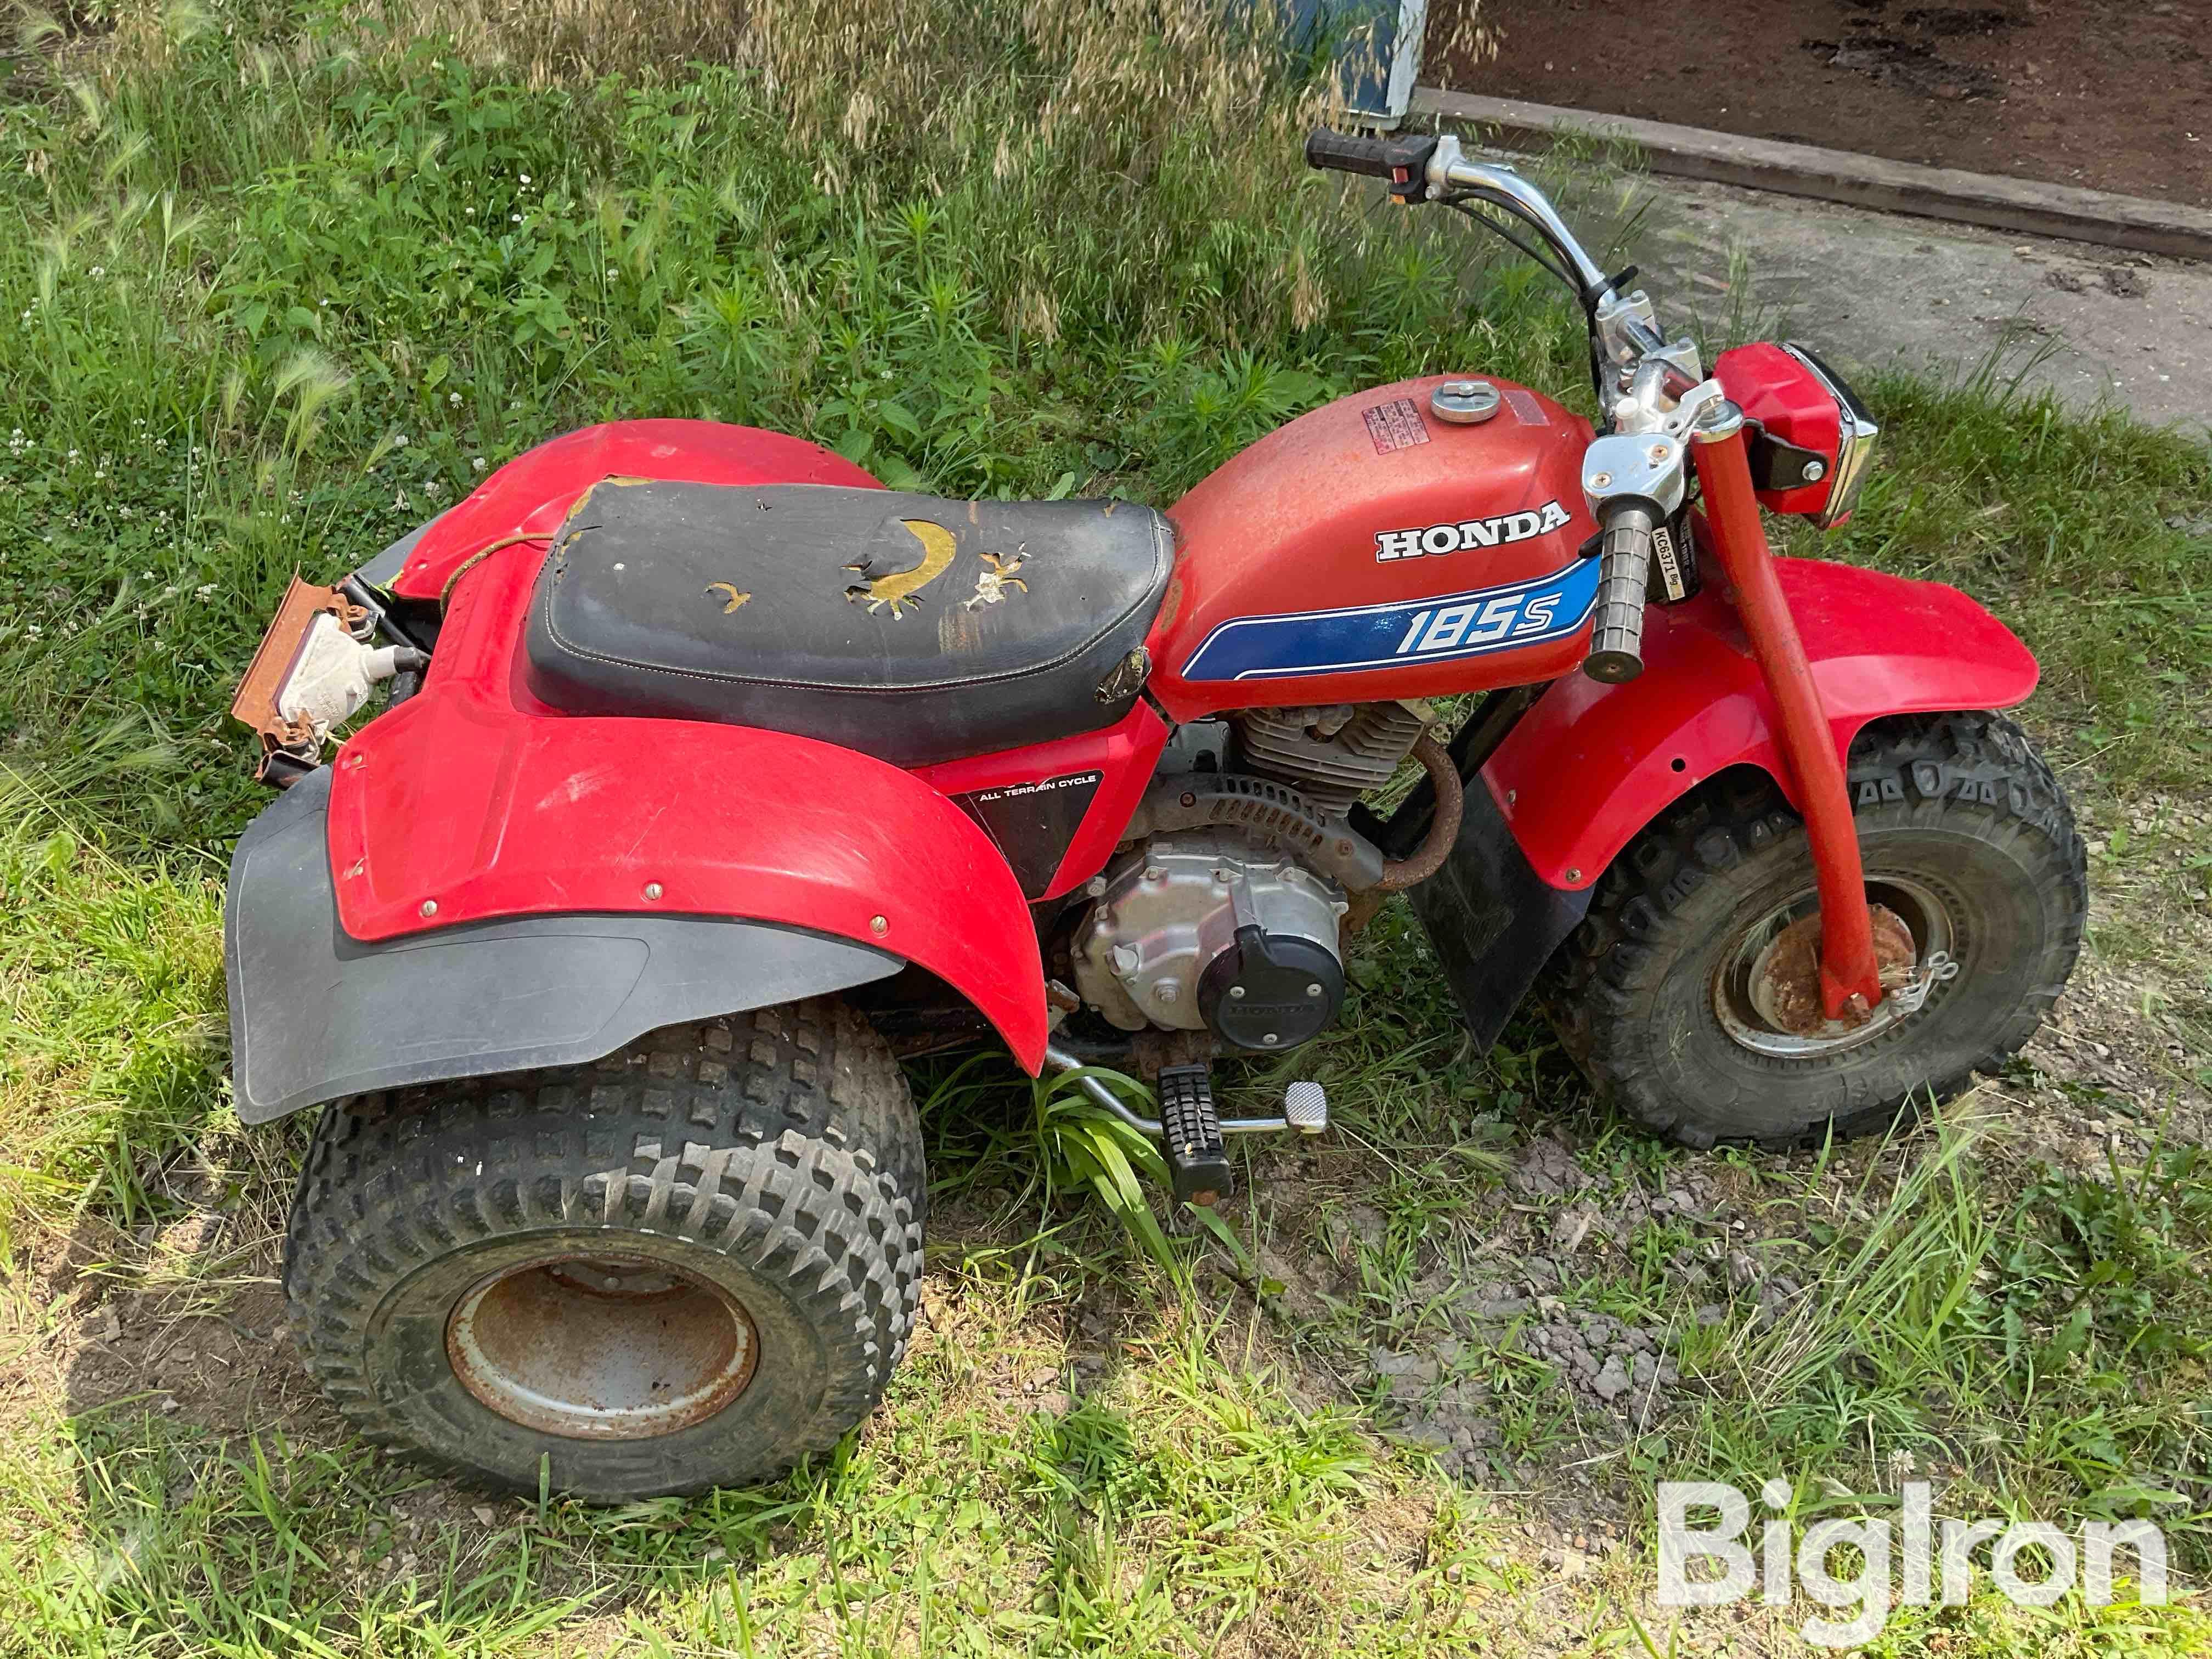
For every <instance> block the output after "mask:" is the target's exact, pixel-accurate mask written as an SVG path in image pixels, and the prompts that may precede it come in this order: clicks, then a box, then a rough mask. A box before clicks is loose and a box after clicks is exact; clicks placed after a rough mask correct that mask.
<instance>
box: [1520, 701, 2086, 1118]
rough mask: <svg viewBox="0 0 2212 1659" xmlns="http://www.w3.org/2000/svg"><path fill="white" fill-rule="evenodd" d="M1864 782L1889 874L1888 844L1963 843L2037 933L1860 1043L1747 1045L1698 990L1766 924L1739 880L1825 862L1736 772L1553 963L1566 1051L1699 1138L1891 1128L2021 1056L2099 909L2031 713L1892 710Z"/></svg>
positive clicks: (1872, 843) (1857, 772) (1553, 990)
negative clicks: (1803, 1055) (2092, 902)
mask: <svg viewBox="0 0 2212 1659" xmlns="http://www.w3.org/2000/svg"><path fill="white" fill-rule="evenodd" d="M1847 776H1848V778H1849V782H1850V794H1851V800H1852V806H1853V811H1854V813H1855V815H1856V818H1857V825H1858V829H1859V832H1860V836H1861V838H1862V844H1863V847H1864V848H1866V851H1867V859H1868V869H1869V880H1870V881H1872V880H1874V879H1875V878H1876V866H1877V865H1878V864H1879V863H1880V861H1881V848H1883V847H1884V846H1886V845H1888V846H1894V845H1899V844H1911V845H1914V846H1916V847H1917V848H1918V849H1919V853H1918V855H1919V856H1921V857H1923V858H1925V857H1927V856H1928V855H1929V849H1930V848H1936V849H1948V852H1946V853H1945V854H1943V855H1942V856H1941V857H1939V858H1937V859H1936V862H1935V866H1932V867H1936V868H1939V869H1941V870H1942V871H1944V872H1946V877H1945V878H1946V879H1949V878H1952V877H1954V876H1957V875H1958V872H1969V873H1970V874H1971V873H1972V872H1973V870H1972V867H1973V866H1977V864H1978V862H1979V863H1980V864H1983V865H1986V866H1987V868H1986V869H1984V870H1982V871H1981V872H1980V874H1979V877H1978V879H1980V880H1981V881H1982V882H1983V890H1984V891H1985V892H1986V893H1987V894H1989V895H1992V896H1994V897H1993V898H1992V900H1991V902H1993V903H1998V904H2010V905H2012V906H2013V907H2014V910H2013V913H2008V914H2005V915H2001V916H1999V917H1998V918H1997V920H1998V921H2000V922H2002V924H2003V927H2002V928H2001V929H1996V930H1990V931H1992V932H1999V933H2003V936H2004V937H2005V938H2006V939H2014V938H2015V937H2017V938H2019V939H2025V940H2027V944H2025V945H2022V946H2021V948H2019V949H2017V950H2015V951H2010V952H2009V953H2008V954H2007V956H2006V959H2005V960H2004V961H2003V962H2002V963H1983V964H1982V965H1981V971H1980V972H1979V973H1978V974H1977V973H1973V972H1966V973H1962V974H1961V975H1960V979H1961V980H1963V981H1968V982H1967V983H1966V984H1964V985H1960V984H1959V982H1958V981H1953V982H1952V983H1951V984H1949V985H1945V986H1939V987H1937V989H1936V994H1935V995H1933V996H1931V997H1930V999H1929V1002H1928V1004H1927V1005H1926V1006H1923V1009H1922V1010H1921V1011H1920V1012H1918V1013H1917V1014H1914V1015H1912V1016H1911V1017H1909V1018H1906V1019H1905V1020H1904V1021H1901V1022H1900V1023H1899V1024H1896V1025H1894V1026H1892V1027H1891V1028H1890V1029H1889V1030H1887V1031H1885V1032H1884V1033H1882V1034H1881V1036H1878V1037H1875V1038H1874V1039H1871V1040H1869V1042H1867V1043H1866V1044H1864V1045H1863V1046H1861V1047H1860V1048H1854V1049H1850V1050H1846V1051H1844V1052H1843V1053H1842V1054H1838V1055H1835V1056H1832V1057H1829V1058H1826V1059H1794V1058H1793V1059H1787V1060H1784V1059H1776V1058H1771V1057H1768V1056H1764V1055H1753V1054H1751V1053H1750V1052H1749V1051H1748V1050H1743V1049H1740V1048H1737V1047H1736V1046H1735V1044H1734V1042H1733V1041H1732V1039H1730V1038H1729V1036H1728V1035H1727V1034H1726V1032H1725V1031H1724V1030H1723V1028H1722V1026H1721V1025H1720V1024H1719V1022H1718V1020H1717V1018H1715V1017H1714V1016H1713V1015H1712V1013H1711V1008H1710V1006H1707V1007H1706V1009H1705V1011H1704V1017H1703V1018H1702V1019H1700V1018H1699V1011H1697V1010H1696V1009H1694V1008H1692V1006H1689V1002H1688V1000H1687V999H1686V996H1685V994H1684V993H1685V990H1686V987H1688V986H1689V985H1691V984H1692V983H1693V982H1694V981H1695V978H1696V975H1697V974H1698V973H1699V971H1700V964H1701V963H1715V964H1717V962H1718V961H1719V960H1720V958H1721V956H1722V954H1723V951H1724V949H1725V945H1726V939H1727V936H1728V934H1729V929H1730V927H1731V926H1732V925H1740V924H1744V923H1747V922H1748V921H1749V920H1750V919H1751V918H1750V917H1748V916H1745V915H1741V914H1738V915H1734V916H1733V918H1732V920H1731V916H1730V913H1729V909H1728V908H1727V907H1728V903H1729V895H1730V893H1731V892H1740V893H1741V894H1743V895H1744V896H1746V897H1747V898H1749V897H1751V896H1753V895H1755V894H1756V893H1757V892H1758V891H1759V885H1760V884H1761V883H1762V882H1764V883H1765V884H1767V888H1768V890H1771V889H1772V888H1773V886H1774V884H1777V883H1781V884H1785V885H1786V884H1787V883H1788V882H1789V881H1790V879H1791V873H1790V872H1793V871H1794V872H1798V873H1797V876H1796V879H1798V880H1800V881H1801V882H1802V884H1805V885H1808V886H1809V884H1810V881H1811V870H1812V857H1811V851H1810V848H1809V845H1808V842H1807V838H1806V835H1805V829H1804V824H1803V822H1802V819H1800V818H1799V817H1798V816H1797V814H1796V812H1795V811H1792V810H1791V809H1790V805H1789V804H1788V803H1787V801H1786V800H1785V799H1784V798H1783V795H1782V793H1781V791H1780V790H1779V788H1778V787H1776V785H1775V783H1774V781H1772V780H1771V778H1770V777H1768V776H1767V775H1766V774H1765V773H1764V772H1759V771H1755V770H1753V769H1750V768H1742V769H1736V770H1733V771H1730V772H1728V773H1724V774H1723V775H1721V776H1719V777H1717V778H1716V779H1714V780H1712V781H1711V782H1709V783H1707V784H1705V785H1703V786H1701V787H1699V788H1697V789H1694V790H1692V791H1691V792H1690V793H1688V794H1686V795H1685V796H1684V797H1683V798H1682V799H1680V801H1678V802H1677V803H1675V805H1674V806H1673V807H1671V808H1670V809H1669V810H1668V811H1667V812H1666V813H1665V814H1663V815H1662V817H1660V818H1659V819H1658V820H1656V822H1655V823H1652V824H1651V825H1650V827H1648V828H1647V829H1644V831H1643V832H1642V833H1641V834H1639V835H1638V836H1637V837H1636V838H1635V839H1634V840H1633V841H1632V842H1630V843H1629V845H1628V847H1627V848H1626V849H1624V850H1623V852H1622V853H1621V854H1620V857H1619V858H1617V859H1616V860H1614V861H1613V865H1612V866H1611V867H1610V868H1609V869H1608V870H1607V872H1606V874H1605V875H1604V877H1603V878H1601V881H1600V882H1599V884H1598V887H1597V890H1596V893H1595V896H1594V897H1593V899H1592V901H1591V904H1590V908H1589V914H1588V915H1587V916H1586V917H1585V919H1584V920H1583V923H1582V926H1581V927H1579V928H1578V929H1577V932H1576V933H1575V934H1574V935H1573V936H1572V937H1571V939H1569V941H1568V942H1567V944H1566V945H1565V946H1564V947H1562V949H1561V950H1560V951H1559V954H1558V955H1557V956H1556V957H1554V958H1553V962H1552V963H1551V964H1550V966H1549V967H1548V969H1547V973H1546V981H1545V987H1544V996H1543V1001H1544V1004H1545V1006H1546V1009H1547V1012H1548V1014H1549V1015H1550V1017H1551V1020H1552V1024H1553V1027H1554V1029H1555V1030H1557V1032H1558V1034H1559V1039H1560V1042H1561V1044H1562V1046H1563V1047H1565V1049H1566V1050H1567V1052H1568V1054H1570V1055H1571V1056H1572V1057H1573V1058H1574V1060H1576V1061H1577V1064H1578V1065H1579V1066H1581V1067H1582V1069H1583V1073H1585V1075H1587V1076H1588V1077H1589V1079H1590V1081H1591V1083H1592V1084H1593V1085H1595V1088H1596V1089H1597V1090H1598V1091H1599V1092H1600V1093H1601V1095H1603V1096H1605V1097H1607V1098H1608V1099H1610V1100H1612V1101H1613V1103H1615V1104H1617V1105H1618V1106H1620V1109H1623V1110H1624V1111H1626V1112H1627V1113H1628V1114H1629V1115H1632V1116H1633V1117H1635V1118H1637V1119H1638V1120H1639V1121H1642V1122H1643V1123H1644V1124H1645V1125H1647V1126H1648V1127H1651V1128H1653V1129H1656V1130H1657V1131H1659V1132H1660V1133H1664V1134H1668V1135H1670V1136H1672V1137H1674V1139H1677V1140H1680V1141H1681V1142H1682V1143H1683V1144H1685V1145H1686V1146H1695V1147H1705V1146H1712V1145H1714V1144H1716V1143H1717V1141H1721V1140H1737V1141H1748V1142H1753V1143H1756V1144H1759V1145H1764V1146H1792V1145H1802V1144H1806V1143H1808V1142H1811V1141H1814V1140H1818V1139H1820V1138H1822V1137H1824V1136H1826V1134H1828V1133H1836V1134H1838V1135H1839V1136H1850V1135H1857V1134H1865V1133H1879V1132H1881V1131H1882V1130H1884V1129H1887V1127H1889V1126H1890V1125H1891V1124H1893V1123H1894V1122H1896V1121H1898V1120H1899V1118H1900V1116H1908V1115H1911V1114H1912V1113H1913V1112H1915V1111H1916V1110H1917V1108H1918V1107H1919V1106H1920V1105H1921V1104H1922V1103H1924V1102H1925V1101H1926V1100H1927V1099H1928V1098H1929V1097H1931V1096H1932V1097H1933V1098H1935V1099H1936V1100H1939V1101H1940V1100H1944V1099H1948V1098H1950V1097H1953V1096H1954V1095H1957V1094H1959V1093H1960V1092H1961V1091H1964V1090H1965V1089H1966V1088H1967V1087H1968V1086H1969V1085H1971V1083H1972V1077H1973V1073H1975V1072H1976V1071H1988V1070H1990V1069H1991V1068H1993V1067H1995V1066H1997V1065H1999V1064H2001V1063H2002V1062H2003V1061H2004V1060H2007V1059H2008V1058H2009V1057H2010V1056H2011V1055H2012V1054H2014V1053H2015V1052H2016V1051H2017V1050H2018V1049H2019V1048H2020V1047H2021V1044H2022V1043H2024V1042H2027V1039H2028V1038H2029V1037H2030V1036H2033V1034H2034V1032H2035V1030H2036V1029H2037V1027H2038V1026H2039V1025H2040V1024H2041V1023H2042V1022H2043V1020H2044V1018H2045V1017H2046V1016H2047V1015H2048V1013H2049V1012H2050V1010H2051V1005H2052V1003H2053V1002H2054V1001H2055V1000H2057V997H2058V994H2059V993H2060V992H2061V991H2063V989H2064V988H2065V984H2066V980H2067V976H2068V975H2069V973H2070V972H2071V970H2072V969H2073V965H2074V962H2075V957H2077V956H2078V955H2079V953H2080V950H2081V930H2082V926H2083V923H2084V921H2085V919H2086V917H2087V900H2088V891H2087V872H2086V868H2085V858H2084V853H2083V848H2082V844H2081V836H2080V835H2079V834H2078V832H2077V831H2076V829H2075V823H2074V817H2073V812H2072V811H2071V809H2070V808H2069V805H2068V804H2067V801H2066V797H2065V794H2064V793H2063V790H2062V789H2061V788H2060V787H2059V785H2058V781H2057V779H2056V778H2055V777H2054V776H2053V775H2052V774H2051V769H2050V768H2049V767H2048V766H2046V765H2045V763H2044V762H2043V761H2042V759H2041V758H2040V757H2039V756H2038V755H2037V754H2036V753H2035V751H2034V750H2033V747H2032V746H2031V745H2030V744H2029V742H2028V739H2027V734H2026V733H2025V732H2022V731H2021V729H2020V727H2019V726H2016V725H2015V724H2014V723H2013V722H2012V721H2010V720H2006V719H2005V718H2003V717H2002V716H2001V715H1997V714H1983V713H1976V714H1932V715H1914V716H1907V717H1901V718H1898V719H1893V720H1885V721H1881V722H1879V723H1877V724H1875V725H1874V726H1869V727H1868V728H1867V729H1866V730H1865V731H1864V732H1862V733H1861V734H1860V736H1859V738H1858V740H1857V743H1855V744H1853V746H1852V750H1851V754H1850V765H1849V767H1848V769H1847ZM1961 879H1963V878H1961ZM1739 903H1740V904H1741V902H1739ZM1753 908H1755V904H1754V906H1753ZM1970 966H1971V965H1970ZM1954 987H1956V988H1954ZM1977 999H1978V1000H1977ZM1947 1010H1948V1012H1947ZM1716 1045H1718V1046H1716ZM1700 1081H1702V1083H1703V1084H1704V1085H1705V1086H1703V1087H1699V1086H1692V1085H1693V1084H1695V1083H1697V1082H1700ZM1731 1083H1733V1085H1735V1086H1730V1085H1731Z"/></svg>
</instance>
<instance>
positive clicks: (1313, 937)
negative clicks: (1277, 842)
mask: <svg viewBox="0 0 2212 1659" xmlns="http://www.w3.org/2000/svg"><path fill="white" fill-rule="evenodd" d="M1345 909H1346V901H1345V896H1344V894H1343V892H1342V890H1340V889H1339V888H1338V887H1337V886H1336V885H1335V884H1334V883H1333V882H1330V881H1328V880H1326V879H1324V878H1322V877H1320V876H1317V875H1316V874H1314V873H1313V872H1311V871H1310V870H1307V869H1306V868H1304V866H1301V865H1299V864H1298V863H1297V861H1296V860H1293V859H1291V858H1290V857H1289V856H1288V855H1287V854H1283V853H1281V852H1279V851H1277V850H1275V849H1274V848H1268V847H1266V846H1263V845H1261V843H1259V842H1255V841H1252V840H1250V839H1249V838H1247V837H1246V836H1243V835H1241V834H1238V833H1237V832H1235V831H1230V830H1200V831H1193V832H1190V833H1188V834H1173V835H1162V836H1154V837H1153V838H1152V840H1150V841H1148V842H1145V843H1144V844H1143V845H1141V846H1140V847H1139V848H1136V849H1135V850H1134V852H1133V853H1132V854H1130V856H1129V857H1128V858H1127V860H1126V861H1125V862H1124V863H1122V864H1121V865H1120V866H1117V867H1116V868H1115V869H1114V870H1113V871H1112V872H1109V875H1108V877H1107V878H1106V887H1105V890H1104V891H1103V893H1102V894H1101V895H1100V896H1099V899H1098V902H1097V904H1096V905H1094V906H1093V907H1092V908H1091V913H1090V914H1089V915H1087V916H1086V917H1085V918H1084V921H1083V923H1082V925H1081V927H1080V928H1079V930H1078V932H1077V933H1076V936H1075V939H1074V969H1075V978H1076V987H1077V989H1078V990H1079V992H1080V993H1081V994H1082V996H1083V1000H1085V1002H1087V1003H1089V1004H1091V1006H1093V1007H1095V1008H1097V1010H1098V1011H1099V1012H1100V1013H1102V1014H1103V1015H1104V1017H1105V1018H1107V1019H1108V1020H1109V1021H1111V1022H1112V1023H1113V1024H1115V1025H1117V1026H1119V1027H1121V1029H1122V1030H1127V1031H1134V1030H1143V1029H1144V1028H1145V1027H1146V1026H1148V1025H1159V1026H1165V1027H1167V1028H1169V1029H1170V1030H1185V1031H1198V1030H1211V1031H1212V1032H1213V1033H1214V1034H1215V1035H1216V1036H1218V1037H1220V1038H1221V1039H1222V1041H1224V1042H1227V1043H1230V1044H1231V1045H1233V1046H1234V1047H1237V1048H1251V1049H1257V1050H1261V1051H1262V1052H1265V1051H1268V1050H1279V1049H1284V1048H1295V1047H1297V1045H1298V1044H1299V1043H1301V1042H1307V1041H1308V1040H1310V1038H1312V1037H1314V1036H1318V1035H1319V1034H1320V1033H1321V1032H1322V1030H1324V1029H1326V1028H1327V1026H1328V1024H1329V1022H1330V1021H1331V1020H1333V1019H1334V1018H1336V1012H1337V1009H1338V1008H1339V1007H1340V1006H1341V1005H1342V1003H1343V1001H1344V965H1343V962H1342V960H1341V959H1340V957H1339V956H1338V954H1337V944H1336V939H1337V918H1338V917H1339V916H1340V915H1343V913H1344V911H1345Z"/></svg>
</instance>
